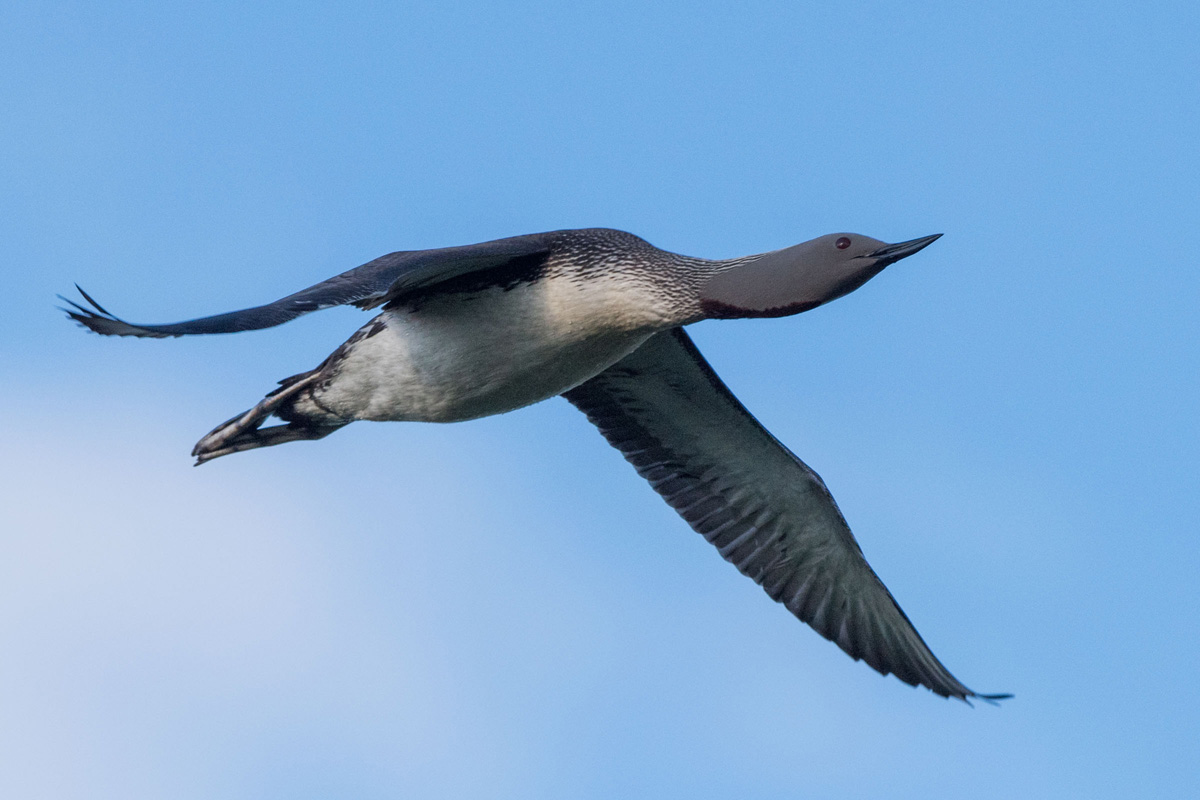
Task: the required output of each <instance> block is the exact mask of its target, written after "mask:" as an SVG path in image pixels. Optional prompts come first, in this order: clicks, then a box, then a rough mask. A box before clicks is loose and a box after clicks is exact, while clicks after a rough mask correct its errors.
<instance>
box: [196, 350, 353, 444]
mask: <svg viewBox="0 0 1200 800" xmlns="http://www.w3.org/2000/svg"><path fill="white" fill-rule="evenodd" d="M320 376H321V370H320V369H319V368H318V369H315V370H313V371H312V372H309V373H305V374H301V375H296V376H294V377H292V378H286V379H285V380H283V381H281V384H282V385H281V386H280V387H279V388H278V389H276V390H275V391H273V392H271V393H270V394H269V395H267V396H266V397H265V398H263V399H262V401H261V402H259V403H258V405H256V406H254V408H252V409H250V410H249V411H246V412H245V413H243V414H239V415H237V416H236V417H233V418H232V419H229V420H226V421H225V422H222V423H221V424H220V425H218V426H217V427H215V428H213V429H212V430H211V431H209V432H208V434H206V435H205V436H204V438H202V439H201V440H200V441H199V442H197V443H196V446H195V447H194V448H193V449H192V455H193V456H195V457H196V465H197V466H199V465H200V464H203V463H204V462H206V461H212V460H213V459H214V458H220V457H221V456H227V455H229V454H230V453H240V452H242V451H243V450H255V449H257V448H259V447H271V446H273V445H277V444H283V443H284V442H296V441H303V440H311V439H323V438H324V437H326V436H328V435H329V434H331V433H333V432H334V431H336V430H337V429H338V428H341V427H343V426H344V425H347V424H349V421H346V422H333V421H330V420H322V421H321V422H319V423H318V422H315V421H310V420H306V419H301V418H294V419H292V421H290V422H288V423H287V424H286V425H271V426H269V427H266V428H264V427H262V424H263V423H264V422H266V420H267V417H269V416H271V415H272V414H275V413H276V412H279V411H284V410H285V408H284V407H285V406H289V407H290V406H291V403H292V402H293V401H294V400H295V399H296V395H297V394H299V393H300V392H302V391H304V390H305V389H307V388H308V387H310V386H311V385H312V384H313V383H315V382H316V381H317V380H318V379H319V378H320ZM288 416H291V415H288Z"/></svg>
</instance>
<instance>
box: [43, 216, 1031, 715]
mask: <svg viewBox="0 0 1200 800" xmlns="http://www.w3.org/2000/svg"><path fill="white" fill-rule="evenodd" d="M940 235H941V234H935V235H933V236H925V237H922V238H919V239H913V240H911V241H906V242H900V243H898V244H887V243H885V242H882V241H879V240H877V239H872V238H870V237H867V236H862V235H859V234H854V233H833V234H828V235H826V236H821V237H818V238H816V239H812V240H810V241H807V242H803V243H801V244H798V245H795V246H792V247H787V248H784V249H782V250H775V251H772V252H768V253H762V254H757V255H751V256H745V257H741V258H734V259H726V260H709V259H701V258H694V257H691V256H684V255H680V254H677V253H671V252H667V251H665V250H660V249H658V248H656V247H654V246H653V245H651V244H649V243H648V242H646V241H645V240H644V239H641V238H639V237H637V236H634V235H633V234H630V233H626V232H624V231H617V230H610V229H605V228H591V229H583V230H563V231H551V232H548V233H537V234H530V235H526V236H515V237H511V238H507V239H498V240H495V241H490V242H483V243H480V244H473V245H466V246H461V247H446V248H439V249H433V250H408V251H400V252H396V253H390V254H388V255H385V256H382V257H380V258H377V259H375V260H374V261H370V262H368V263H366V264H363V265H362V266H360V267H357V268H355V269H352V270H349V271H348V272H344V273H342V274H340V275H336V276H334V277H332V278H330V279H328V280H326V281H322V282H321V283H318V284H316V285H315V286H311V287H309V288H307V289H303V290H301V291H299V292H296V293H295V294H291V295H288V296H287V297H284V298H282V299H280V300H276V301H275V302H273V303H268V304H267V305H263V306H257V307H254V308H248V309H244V310H242V311H234V312H230V313H227V314H218V315H215V316H211V317H202V318H200V319H194V320H190V321H187V322H176V323H170V324H162V325H139V324H133V323H128V322H125V321H124V320H121V319H119V318H117V317H115V316H113V315H112V314H110V313H109V312H108V311H106V310H105V309H104V308H103V307H102V306H101V305H100V304H99V303H97V302H96V301H95V300H93V299H92V298H91V297H90V296H89V295H88V294H87V293H86V292H84V291H83V290H82V289H79V292H80V294H81V295H82V301H83V302H81V303H78V302H75V301H72V300H67V299H66V298H62V299H63V300H64V301H65V302H67V303H68V304H70V306H71V308H69V309H64V310H65V311H66V313H67V314H68V315H69V316H70V317H71V319H73V320H75V321H76V322H78V323H80V324H81V325H83V326H84V327H86V328H88V329H90V330H92V331H95V332H96V333H101V334H106V335H113V336H141V337H155V338H165V337H172V336H190V335H195V334H210V333H235V332H239V331H250V330H257V329H260V328H269V327H272V326H275V325H280V324H282V323H284V322H287V321H289V320H292V319H295V318H296V317H299V316H301V315H302V314H307V313H309V312H311V311H319V310H320V309H323V308H329V307H331V306H339V305H353V306H357V307H359V308H362V309H375V308H379V309H381V310H380V312H379V314H378V315H377V316H375V317H374V318H373V319H372V320H371V321H369V322H368V323H367V324H366V325H364V326H363V327H362V328H360V329H359V330H358V331H357V332H356V333H355V334H354V335H353V336H351V337H350V338H349V339H348V340H347V341H346V342H345V343H344V344H343V345H341V346H340V347H338V348H337V349H336V350H334V352H333V353H332V354H331V355H330V356H329V357H328V358H326V359H325V360H324V361H323V362H321V364H320V365H318V366H317V367H316V368H315V369H313V370H310V371H308V372H304V373H301V374H299V375H294V376H292V377H290V378H285V379H284V380H282V381H280V382H279V384H280V385H279V387H278V388H276V389H274V390H273V391H271V392H270V393H268V394H267V396H266V397H265V398H264V399H263V400H261V401H260V402H259V403H257V404H256V405H255V406H254V407H253V408H251V409H250V410H248V411H246V412H244V413H242V414H239V415H237V416H235V417H233V418H232V419H230V420H228V421H226V422H223V423H222V424H220V425H218V426H217V427H216V428H215V429H214V430H212V431H211V432H210V433H208V434H207V435H206V436H204V437H203V438H202V439H201V440H200V441H199V442H198V443H197V444H196V447H195V449H194V451H193V453H192V454H193V455H194V456H195V457H196V463H197V464H200V463H203V462H206V461H210V460H212V459H214V458H219V457H221V456H225V455H229V454H231V453H238V452H241V451H243V450H253V449H255V448H259V447H268V446H271V445H277V444H282V443H284V442H291V441H298V440H304V439H320V438H323V437H325V436H328V435H329V434H331V433H333V432H334V431H336V430H338V429H339V428H342V427H343V426H345V425H348V424H350V423H351V422H354V421H356V420H395V421H424V422H458V421H462V420H468V419H476V418H478V417H484V416H488V415H491V414H499V413H502V412H505V411H511V410H513V409H516V408H521V407H523V406H527V405H530V404H532V403H537V402H539V401H541V400H545V399H547V398H550V397H554V396H556V395H562V396H563V397H565V398H566V399H567V400H568V401H570V402H571V403H572V404H573V405H575V406H576V407H577V408H578V409H580V410H581V411H582V412H583V413H584V414H586V415H587V417H588V419H589V420H591V421H592V423H594V424H595V425H596V427H597V428H599V430H600V433H601V434H602V435H603V436H604V437H605V438H606V439H607V440H608V442H609V443H610V444H611V445H612V446H613V447H615V448H617V449H618V450H619V451H620V452H621V453H622V454H623V455H624V456H625V458H626V459H627V460H628V461H629V462H630V463H631V464H632V465H633V466H634V468H635V469H636V470H637V471H638V473H639V474H640V475H641V476H642V477H644V478H645V479H646V480H647V481H649V483H650V485H651V486H652V487H653V488H654V490H655V491H656V492H658V493H659V494H660V495H662V497H663V499H665V500H666V501H667V503H669V504H670V505H671V507H672V508H674V509H675V510H676V511H677V512H678V513H679V515H680V516H682V517H683V518H684V520H686V521H687V523H688V524H689V525H690V526H691V527H692V528H693V529H694V530H695V531H696V532H697V533H699V534H701V535H702V536H703V537H704V538H705V539H707V540H708V541H709V542H711V543H712V544H713V545H714V546H716V548H717V550H718V552H719V553H720V554H721V556H722V557H723V558H725V560H727V561H729V562H730V563H732V564H733V565H734V566H736V567H737V568H738V570H740V571H741V572H742V574H744V575H746V576H748V577H750V578H751V579H753V580H754V581H755V582H756V583H758V584H760V585H761V586H762V587H763V589H765V590H766V592H767V594H768V595H770V597H771V598H772V599H774V600H776V601H778V602H780V603H782V604H783V605H785V606H786V607H787V608H788V610H789V611H791V612H792V613H793V614H795V615H796V616H797V617H799V618H800V619H801V620H803V621H804V622H806V623H808V624H809V625H810V626H812V627H813V628H814V629H815V630H816V631H817V632H818V633H820V634H821V635H822V636H824V637H825V638H827V639H830V640H832V641H834V642H836V643H837V645H838V646H839V647H841V648H842V649H843V650H844V651H846V653H848V654H849V655H850V656H851V657H852V658H854V659H855V660H859V659H861V660H863V661H865V662H866V663H867V664H869V665H870V666H871V667H873V668H875V669H876V670H878V671H879V672H880V673H882V674H884V675H887V674H889V673H890V674H893V675H895V676H896V677H897V678H899V679H900V680H902V681H904V682H905V683H908V684H911V685H914V686H915V685H921V686H925V687H927V688H928V689H930V690H932V691H933V692H934V693H936V694H938V695H941V696H943V697H955V698H958V699H961V700H965V701H968V702H969V701H970V699H972V698H978V699H982V700H986V701H995V700H998V699H1001V698H1004V697H1008V695H997V694H978V693H976V692H973V691H971V690H970V689H968V688H967V687H966V686H965V685H963V684H962V683H960V682H959V681H958V680H957V679H956V678H955V677H954V676H953V675H952V674H951V673H950V672H949V670H947V669H946V668H945V667H944V666H943V665H942V663H941V662H940V661H939V660H938V659H937V658H936V657H935V656H934V655H933V653H932V652H931V651H930V649H929V647H928V646H927V645H926V644H925V642H924V641H923V640H922V639H921V637H920V635H919V634H918V633H917V631H916V629H915V628H914V627H913V625H912V623H911V622H909V620H908V617H907V616H905V614H904V612H903V611H901V609H900V606H899V605H898V604H897V603H896V601H895V600H894V599H893V597H892V595H891V593H890V592H889V591H888V590H887V588H886V587H885V586H884V585H883V583H882V582H881V581H880V580H879V578H878V577H877V576H876V575H875V573H874V571H873V570H872V569H871V567H870V566H869V565H868V564H867V561H866V559H865V558H864V557H863V554H862V551H861V550H860V549H859V546H858V543H857V542H856V541H855V539H854V536H853V535H852V534H851V532H850V528H849V526H848V525H847V524H846V520H845V518H844V517H843V516H842V513H841V511H840V510H839V509H838V507H837V504H836V503H835V502H834V500H833V497H832V496H831V495H830V493H829V490H828V489H827V488H826V487H825V483H824V481H822V480H821V478H820V476H819V475H817V473H816V472H814V471H813V470H812V469H810V468H809V467H808V466H807V465H806V464H805V463H804V462H802V461H801V460H800V459H799V458H797V457H796V456H795V455H793V454H792V452H791V451H790V450H788V449H787V448H786V447H784V446H783V444H781V443H780V442H779V441H778V440H777V439H775V437H773V436H772V435H771V434H770V433H769V432H768V431H767V430H766V429H765V428H763V427H762V426H761V425H760V424H759V423H758V422H757V421H756V420H755V419H754V417H753V416H751V414H750V413H749V412H748V411H747V410H746V409H745V407H744V406H742V404H741V403H740V402H738V400H737V398H736V397H734V395H733V393H732V392H730V391H729V389H728V388H726V386H725V384H724V383H722V382H721V379H720V378H718V377H717V375H716V373H715V372H713V370H712V368H711V367H710V366H709V365H708V362H707V361H705V359H704V357H703V356H702V355H701V354H700V352H699V350H697V349H696V346H695V345H694V344H693V343H692V341H691V339H690V338H689V337H688V335H687V333H685V332H684V330H683V328H684V326H685V325H689V324H691V323H694V322H699V321H701V320H704V319H732V318H745V317H781V316H787V315H791V314H798V313H800V312H803V311H807V310H809V309H811V308H815V307H816V306H819V305H821V304H823V303H827V302H829V301H830V300H834V299H836V298H838V297H841V296H842V295H845V294H847V293H849V292H852V291H854V290H855V289H857V288H858V287H860V286H862V285H863V284H864V283H866V282H867V281H868V280H870V279H871V278H872V277H874V276H875V275H877V274H878V273H879V272H880V271H881V270H883V269H884V268H885V267H887V266H888V265H889V264H892V263H894V262H896V261H899V260H900V259H902V258H905V257H907V256H910V255H912V254H914V253H916V252H917V251H919V250H921V249H923V248H925V247H926V246H928V245H929V244H931V243H933V242H934V241H935V240H936V239H937V238H938V237H939V236H940ZM77 288H78V287H77ZM85 303H86V305H85ZM272 416H274V417H275V418H277V419H278V420H280V423H279V424H273V425H265V424H264V423H265V422H266V421H267V419H268V418H269V417H272Z"/></svg>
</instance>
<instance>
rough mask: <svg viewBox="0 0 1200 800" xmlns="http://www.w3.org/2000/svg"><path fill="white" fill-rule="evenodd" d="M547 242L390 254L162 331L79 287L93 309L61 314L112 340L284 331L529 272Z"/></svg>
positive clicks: (522, 240)
mask: <svg viewBox="0 0 1200 800" xmlns="http://www.w3.org/2000/svg"><path fill="white" fill-rule="evenodd" d="M547 238H548V237H547V234H530V235H527V236H514V237H511V238H508V239H497V240H495V241H492V242H483V243H481V244H472V245H466V246H463V247H443V248H439V249H436V250H407V251H401V252H397V253H389V254H388V255H386V256H381V257H379V258H377V259H375V260H374V261H369V262H367V263H366V264H363V265H362V266H361V267H355V268H354V269H352V270H350V271H348V272H343V273H342V274H341V275H335V276H334V277H332V278H330V279H329V280H326V281H322V282H321V283H318V284H316V285H315V286H310V287H308V288H307V289H303V290H301V291H299V292H296V293H295V294H290V295H288V296H287V297H284V298H282V299H280V300H276V301H275V302H274V303H268V304H267V305H265V306H256V307H254V308H246V309H243V310H241V311H232V312H230V313H228V314H217V315H215V316H212V317H201V318H200V319H193V320H188V321H187V322H175V323H170V324H166V325H137V324H133V323H129V322H125V321H124V320H122V319H118V318H117V317H115V316H113V315H112V314H110V313H109V312H108V311H106V310H105V309H104V307H103V306H101V305H100V304H99V303H97V302H96V301H95V300H93V299H92V298H91V297H90V296H89V295H88V294H87V292H85V291H83V289H79V287H78V286H76V287H75V288H77V289H79V293H80V294H81V295H83V299H84V300H85V301H86V302H87V303H88V304H90V305H91V306H92V307H91V308H87V307H85V306H83V305H81V304H79V303H76V302H74V301H72V300H68V299H67V298H65V297H63V298H61V299H62V300H63V301H65V302H67V303H70V305H71V306H72V307H73V310H72V309H63V310H64V311H66V312H67V315H68V316H69V317H70V318H71V319H73V320H75V321H76V322H78V323H79V324H80V325H83V326H84V327H86V328H89V329H91V330H93V331H95V332H96V333H102V334H106V335H110V336H148V337H154V338H164V337H167V336H189V335H192V334H200V333H236V332H238V331H253V330H258V329H260V328H270V327H273V326H275V325H282V324H283V323H285V322H288V321H290V320H293V319H295V318H296V317H299V316H301V315H302V314H307V313H309V312H310V311H320V310H321V309H323V308H330V307H332V306H342V305H354V306H358V307H359V308H374V307H375V306H378V305H381V304H383V303H386V302H388V301H390V300H394V299H396V298H398V297H401V296H403V295H404V294H406V293H408V292H411V291H414V290H416V289H420V288H423V287H427V286H430V285H433V284H436V283H441V282H443V281H447V280H450V279H453V278H458V277H461V276H464V275H468V274H472V273H479V272H483V271H487V270H493V269H503V268H505V267H512V266H517V265H521V266H528V265H529V264H530V263H532V262H537V261H540V260H542V259H544V258H545V257H546V255H547V253H548V252H549V247H548V244H547Z"/></svg>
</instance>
